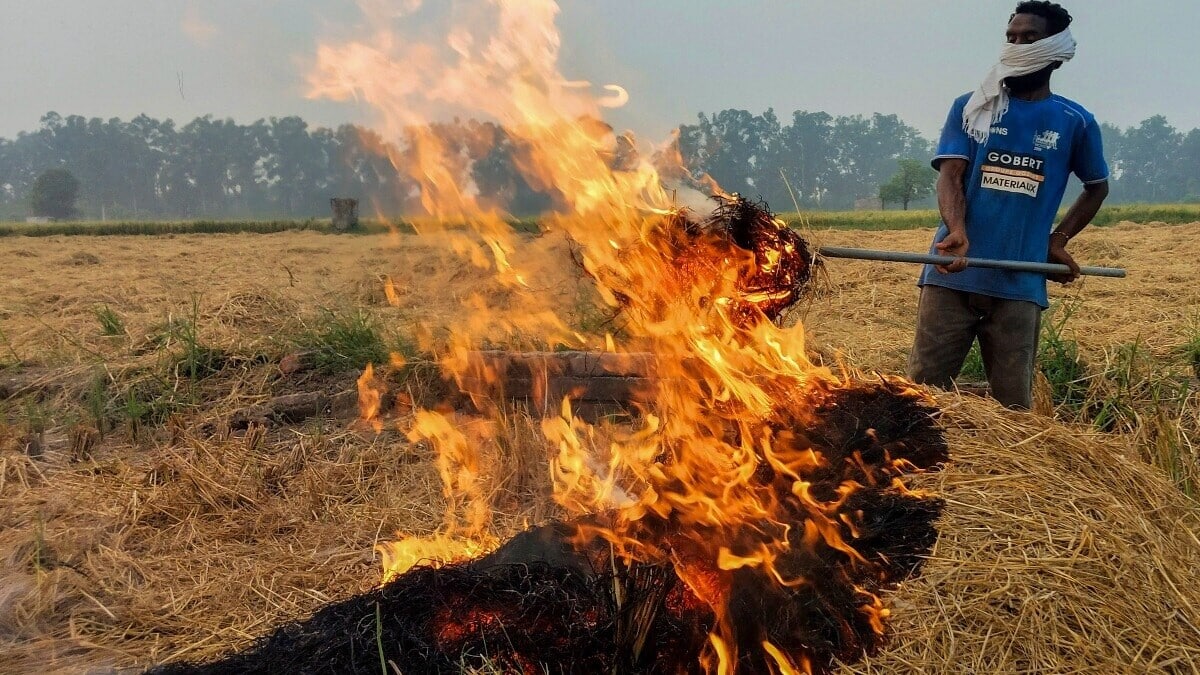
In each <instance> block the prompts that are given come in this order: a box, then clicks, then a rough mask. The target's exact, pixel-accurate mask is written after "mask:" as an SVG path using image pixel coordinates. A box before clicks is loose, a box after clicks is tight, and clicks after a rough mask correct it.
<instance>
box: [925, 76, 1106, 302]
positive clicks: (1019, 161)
mask: <svg viewBox="0 0 1200 675" xmlns="http://www.w3.org/2000/svg"><path fill="white" fill-rule="evenodd" d="M970 97H971V95H970V94H965V95H963V96H961V97H959V98H958V99H956V100H955V101H954V105H953V106H951V108H950V115H949V117H948V118H947V119H946V125H945V126H944V127H943V128H942V137H941V140H940V141H939V142H938V149H937V155H936V156H935V157H934V158H933V168H935V169H936V168H938V165H939V164H940V163H941V161H942V160H943V159H949V158H958V159H965V160H967V161H968V162H969V164H968V170H967V173H966V177H965V179H964V180H965V183H964V188H965V192H966V198H967V240H968V241H969V242H970V247H969V249H968V251H967V255H968V256H970V257H973V258H992V259H997V260H1024V261H1028V262H1046V254H1047V250H1048V247H1049V238H1050V230H1051V228H1052V227H1053V225H1054V218H1055V216H1056V215H1057V213H1058V208H1059V206H1060V205H1061V204H1062V198H1063V193H1064V192H1065V191H1066V188H1067V179H1068V178H1069V177H1070V174H1071V173H1074V174H1075V175H1076V176H1078V177H1079V179H1080V180H1082V181H1083V182H1084V183H1085V184H1089V183H1102V182H1104V181H1106V180H1108V164H1107V163H1106V162H1105V161H1104V149H1103V147H1102V145H1101V143H1100V125H1098V124H1097V123H1096V119H1095V118H1094V117H1092V114H1091V113H1089V112H1088V111H1087V110H1084V109H1083V107H1082V106H1080V105H1079V104H1078V103H1075V102H1074V101H1070V100H1068V99H1066V98H1063V97H1062V96H1058V95H1051V96H1050V97H1049V98H1045V99H1042V100H1040V101H1023V100H1021V99H1019V98H1016V97H1012V98H1010V100H1009V106H1008V112H1007V113H1005V114H1004V117H1003V118H1001V119H1000V121H999V122H997V123H996V124H995V125H993V126H992V129H991V133H990V134H989V135H988V139H987V142H986V143H984V144H982V145H981V144H979V143H977V142H976V141H975V140H974V139H973V138H971V136H970V134H968V133H967V132H966V131H964V130H963V117H962V114H963V107H964V106H966V103H967V100H968V99H969V98H970ZM947 234H949V230H948V229H947V228H946V224H945V223H944V222H943V223H942V226H941V227H940V228H938V231H937V234H936V235H934V240H933V243H934V244H935V245H936V244H937V243H938V242H940V241H941V240H942V239H943V238H945V236H946V235H947ZM929 251H930V253H935V254H936V253H938V251H937V250H936V249H935V248H933V247H932V246H931V247H930V249H929ZM919 284H920V285H925V284H932V285H935V286H945V287H947V288H954V289H958V290H961V291H967V292H971V293H981V294H984V295H990V296H994V297H998V298H1006V299H1009V300H1028V301H1030V302H1036V303H1037V304H1039V305H1041V306H1042V307H1047V306H1048V302H1047V299H1046V277H1045V276H1044V275H1042V274H1036V273H1033V272H1008V271H1004V270H992V269H982V268H977V267H968V268H967V269H965V270H963V271H962V272H958V273H956V274H942V273H940V272H938V271H937V270H936V269H934V268H933V266H932V265H926V266H925V269H924V271H923V272H922V273H921V280H920V282H919Z"/></svg>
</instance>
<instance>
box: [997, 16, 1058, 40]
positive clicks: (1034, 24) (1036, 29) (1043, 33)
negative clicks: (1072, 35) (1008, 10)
mask: <svg viewBox="0 0 1200 675" xmlns="http://www.w3.org/2000/svg"><path fill="white" fill-rule="evenodd" d="M1004 35H1005V37H1006V38H1008V43H1009V44H1013V45H1027V44H1031V43H1033V42H1037V41H1038V40H1041V39H1042V38H1045V37H1049V35H1048V34H1047V22H1046V17H1044V16H1038V15H1037V14H1017V15H1015V16H1013V18H1012V20H1010V21H1009V22H1008V30H1007V31H1005V33H1004Z"/></svg>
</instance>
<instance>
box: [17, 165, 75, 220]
mask: <svg viewBox="0 0 1200 675" xmlns="http://www.w3.org/2000/svg"><path fill="white" fill-rule="evenodd" d="M78 199H79V179H77V178H75V176H74V175H72V174H71V172H70V171H67V170H66V169H49V170H47V171H43V172H42V174H41V175H40V176H38V177H37V180H35V181H33V187H32V188H31V189H30V190H29V203H30V206H32V207H33V215H35V216H49V217H51V218H60V219H67V218H72V217H74V216H75V215H76V214H77V213H79V210H78V209H76V208H75V202H76V200H78Z"/></svg>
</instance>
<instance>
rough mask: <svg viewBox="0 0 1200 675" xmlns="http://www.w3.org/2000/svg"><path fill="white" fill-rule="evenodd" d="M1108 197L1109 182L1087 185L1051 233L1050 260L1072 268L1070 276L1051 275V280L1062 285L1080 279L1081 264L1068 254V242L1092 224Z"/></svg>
mask: <svg viewBox="0 0 1200 675" xmlns="http://www.w3.org/2000/svg"><path fill="white" fill-rule="evenodd" d="M1105 197H1108V181H1101V182H1099V183H1091V184H1085V185H1084V186H1083V193H1082V194H1080V195H1079V198H1078V199H1076V200H1075V203H1074V204H1072V205H1071V208H1069V209H1067V215H1065V216H1063V219H1062V221H1061V222H1060V223H1059V224H1058V227H1056V228H1054V232H1052V233H1050V246H1049V254H1048V256H1047V258H1048V260H1049V261H1050V262H1052V263H1058V264H1060V265H1066V266H1067V267H1070V268H1071V272H1070V274H1057V275H1050V276H1049V278H1050V279H1051V280H1053V281H1057V282H1059V283H1061V284H1067V283H1070V282H1072V281H1075V280H1076V279H1078V278H1079V264H1078V263H1076V262H1075V259H1074V258H1072V257H1071V254H1070V253H1067V242H1068V241H1071V240H1072V239H1074V238H1075V235H1077V234H1079V233H1080V232H1082V231H1083V228H1085V227H1087V226H1088V224H1089V223H1091V222H1092V218H1094V217H1095V216H1096V213H1097V212H1098V211H1099V210H1100V205H1101V204H1103V203H1104V199H1105Z"/></svg>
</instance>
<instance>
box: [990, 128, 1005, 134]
mask: <svg viewBox="0 0 1200 675" xmlns="http://www.w3.org/2000/svg"><path fill="white" fill-rule="evenodd" d="M990 133H993V134H996V135H997V136H1007V135H1008V127H992V130H991V132H990Z"/></svg>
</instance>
